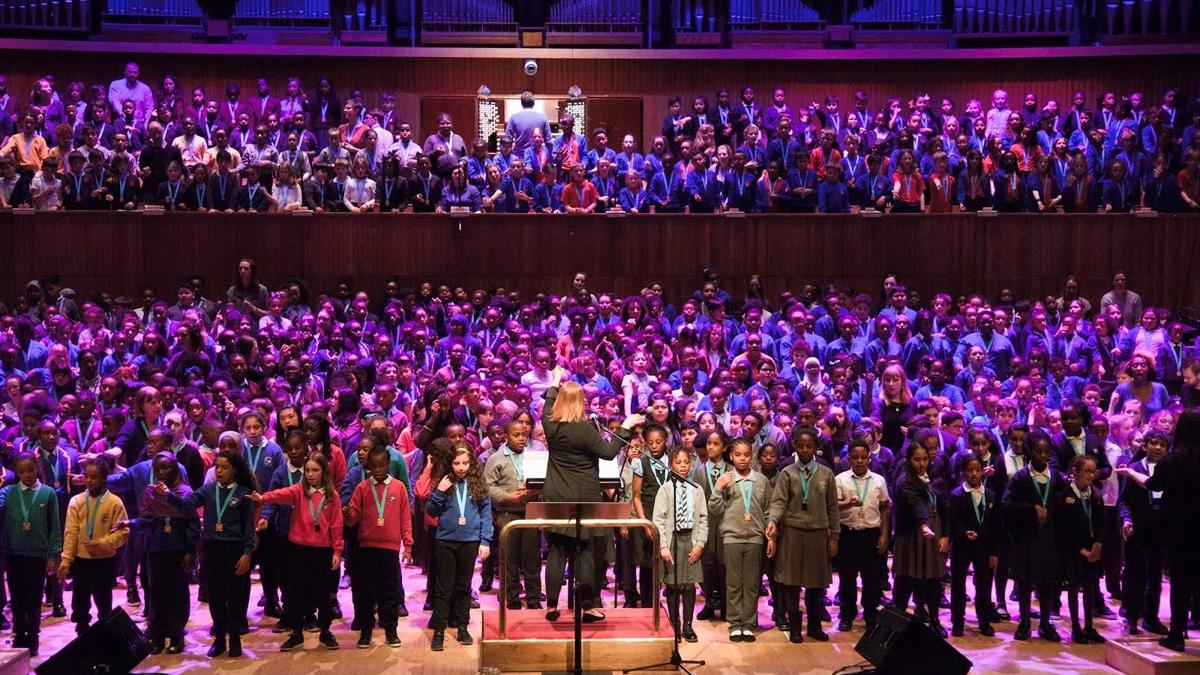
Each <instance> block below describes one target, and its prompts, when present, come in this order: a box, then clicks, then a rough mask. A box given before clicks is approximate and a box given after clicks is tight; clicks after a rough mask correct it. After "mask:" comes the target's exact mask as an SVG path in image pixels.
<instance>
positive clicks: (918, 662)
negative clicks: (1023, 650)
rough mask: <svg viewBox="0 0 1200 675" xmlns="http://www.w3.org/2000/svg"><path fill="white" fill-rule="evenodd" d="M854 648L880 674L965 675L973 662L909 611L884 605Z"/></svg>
mask: <svg viewBox="0 0 1200 675" xmlns="http://www.w3.org/2000/svg"><path fill="white" fill-rule="evenodd" d="M854 651H856V652H858V653H859V654H861V655H862V656H863V657H864V658H866V659H867V660H868V661H870V662H871V665H873V666H875V668H876V671H877V672H879V673H881V674H884V675H886V674H889V673H905V674H906V675H966V673H967V672H968V671H970V670H971V661H970V660H969V659H968V658H967V657H965V656H963V655H962V653H961V652H959V651H958V650H957V649H955V648H954V647H953V646H951V645H950V643H948V642H946V641H945V640H943V639H941V638H939V637H938V636H937V635H936V634H935V633H934V632H933V631H932V630H930V629H929V626H926V625H924V624H922V623H921V622H919V621H917V620H916V619H915V618H913V615H912V614H908V613H907V612H897V611H896V610H894V609H892V608H890V607H884V608H883V610H882V611H880V612H879V618H878V619H877V620H876V621H875V625H874V626H873V627H872V628H871V630H869V631H867V632H866V633H865V634H864V635H863V636H862V638H860V639H859V641H858V644H856V645H854Z"/></svg>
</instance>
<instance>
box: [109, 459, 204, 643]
mask: <svg viewBox="0 0 1200 675" xmlns="http://www.w3.org/2000/svg"><path fill="white" fill-rule="evenodd" d="M150 461H151V469H152V472H153V476H154V479H153V480H154V481H155V484H152V485H147V486H146V487H145V488H144V489H143V496H142V499H141V500H139V508H138V518H136V519H134V520H131V521H128V522H123V523H121V524H120V526H121V527H129V526H131V527H133V529H134V530H136V531H138V532H140V533H143V536H144V544H143V545H144V547H145V551H146V568H147V570H148V574H149V579H148V582H147V583H146V602H147V611H146V616H147V619H148V624H147V628H146V634H147V637H149V638H150V653H151V654H159V653H161V652H162V651H163V650H164V649H165V650H166V651H167V653H168V654H179V653H181V652H183V632H184V628H185V626H187V622H188V618H189V615H190V610H191V606H192V603H191V596H190V595H189V592H188V571H189V570H190V569H191V568H192V558H193V556H194V555H195V553H196V546H197V545H199V543H200V520H199V519H198V518H197V517H196V514H195V512H194V511H191V510H186V511H185V510H184V509H181V508H179V507H177V506H174V505H172V504H171V503H170V502H169V501H168V499H167V497H166V496H165V495H162V494H159V492H158V490H157V489H156V485H157V484H158V483H162V484H164V485H166V486H167V488H168V489H169V490H170V491H171V493H172V494H174V495H175V496H177V497H181V498H184V497H187V496H189V495H191V494H192V489H191V488H190V487H189V486H188V484H187V481H185V480H184V476H183V472H182V471H180V469H179V463H178V461H177V460H176V458H175V455H174V454H173V453H171V452H169V451H165V450H164V451H160V452H158V453H157V454H155V455H154V458H153V459H152V460H150ZM168 639H169V640H170V646H169V647H168V646H167V644H166V643H167V640H168Z"/></svg>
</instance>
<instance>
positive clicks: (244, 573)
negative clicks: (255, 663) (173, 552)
mask: <svg viewBox="0 0 1200 675" xmlns="http://www.w3.org/2000/svg"><path fill="white" fill-rule="evenodd" d="M213 469H214V475H215V477H216V481H215V482H212V483H207V484H205V485H204V486H203V487H201V488H200V489H199V490H196V491H195V492H193V493H191V494H190V495H188V496H186V497H179V496H177V495H176V494H175V493H173V492H171V491H170V489H169V488H168V487H167V484H166V483H164V482H162V481H160V482H158V483H157V484H156V485H155V487H154V489H155V490H156V491H157V492H158V494H160V495H163V496H165V497H166V498H167V501H168V503H170V504H171V505H172V506H174V507H176V508H179V509H184V510H188V511H194V510H196V509H198V508H200V507H204V525H203V529H202V531H201V546H202V551H201V566H200V567H201V574H202V575H203V576H204V577H206V578H207V581H208V583H207V589H208V601H209V605H208V606H209V611H210V612H211V613H212V621H213V629H212V630H213V643H212V646H211V647H209V649H208V657H209V658H210V659H214V658H217V657H218V656H221V655H222V654H224V653H225V650H226V647H227V646H228V650H229V656H231V657H233V658H237V657H239V656H241V655H242V636H241V626H242V625H243V624H244V622H245V620H246V609H247V606H248V605H249V604H250V554H251V552H252V551H253V550H254V524H255V516H256V512H257V510H258V509H257V508H256V505H255V504H254V502H252V501H251V500H250V499H249V496H250V495H251V494H252V493H254V492H255V491H257V490H258V481H256V480H255V479H254V472H253V471H251V470H250V466H249V465H248V464H246V460H245V459H244V458H243V457H242V453H241V452H240V450H235V449H232V448H222V450H221V451H220V452H219V453H217V458H216V460H215V461H214V463H213Z"/></svg>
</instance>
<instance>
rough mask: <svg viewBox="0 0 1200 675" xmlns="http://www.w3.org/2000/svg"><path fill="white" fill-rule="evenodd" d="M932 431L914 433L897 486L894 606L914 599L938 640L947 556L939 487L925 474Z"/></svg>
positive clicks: (943, 506) (943, 633) (943, 634)
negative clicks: (910, 597) (910, 596)
mask: <svg viewBox="0 0 1200 675" xmlns="http://www.w3.org/2000/svg"><path fill="white" fill-rule="evenodd" d="M935 434H937V432H936V431H934V430H932V429H922V430H921V431H919V432H917V438H916V442H915V443H914V444H913V445H911V446H909V449H908V460H907V461H906V462H905V466H904V472H903V473H902V474H901V475H900V477H899V480H898V482H897V485H896V546H895V549H896V557H895V562H894V563H893V572H894V573H895V575H896V595H897V596H899V597H898V599H897V602H898V603H899V605H900V606H901V607H903V606H904V605H907V604H908V595H909V593H913V594H915V595H916V598H917V606H918V609H924V610H925V611H926V612H927V614H928V617H929V625H930V628H931V629H933V631H934V632H935V633H937V634H938V636H939V637H943V638H944V637H946V629H945V628H943V627H942V625H941V622H940V620H939V619H938V611H939V598H940V597H941V593H942V587H941V579H942V575H943V574H944V573H945V570H946V553H947V552H949V550H950V540H949V538H948V537H947V536H946V535H945V534H944V531H943V528H942V522H943V521H944V519H945V514H946V501H945V498H944V495H943V494H942V493H941V485H940V484H939V483H938V481H937V479H936V478H935V477H934V475H932V474H931V473H930V472H929V459H930V458H929V450H928V447H929V445H934V444H936V442H937V441H936V439H934V440H932V442H931V439H932V438H933V436H934V435H935Z"/></svg>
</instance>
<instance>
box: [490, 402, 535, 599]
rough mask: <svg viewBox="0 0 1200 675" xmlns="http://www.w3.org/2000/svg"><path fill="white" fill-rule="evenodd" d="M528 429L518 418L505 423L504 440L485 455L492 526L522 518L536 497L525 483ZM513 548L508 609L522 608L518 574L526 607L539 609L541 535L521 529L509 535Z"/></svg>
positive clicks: (505, 595) (501, 525)
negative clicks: (492, 508) (491, 508)
mask: <svg viewBox="0 0 1200 675" xmlns="http://www.w3.org/2000/svg"><path fill="white" fill-rule="evenodd" d="M528 437H529V428H528V427H526V426H525V423H524V422H521V421H519V420H509V421H508V422H506V423H505V424H504V443H503V444H502V445H501V446H500V447H499V448H498V449H497V450H496V451H495V452H493V453H492V456H491V457H489V458H488V460H487V465H486V466H485V467H484V469H483V476H484V479H485V481H486V483H487V486H488V496H489V497H491V499H492V505H493V506H494V508H495V513H494V514H493V515H494V518H493V527H494V528H495V529H499V528H502V527H504V525H505V524H507V523H509V522H512V521H514V520H518V519H521V518H524V517H525V506H526V505H527V504H528V503H529V502H530V501H533V500H534V499H536V498H537V496H538V493H537V491H536V490H531V489H529V488H528V487H527V486H526V485H525V441H526V440H527V439H528ZM508 541H509V542H510V545H511V546H512V547H513V550H512V552H511V554H510V555H509V556H508V570H507V572H506V574H507V577H508V584H507V585H506V587H505V588H504V589H502V591H503V593H504V601H505V602H506V603H507V606H508V609H521V608H522V605H521V590H522V589H521V577H522V575H524V578H525V588H524V590H525V606H526V607H528V608H529V609H541V604H542V603H541V593H542V558H541V536H540V533H539V532H538V531H537V530H535V529H528V528H527V529H520V530H517V531H515V532H513V534H512V535H510V536H509V539H508Z"/></svg>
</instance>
